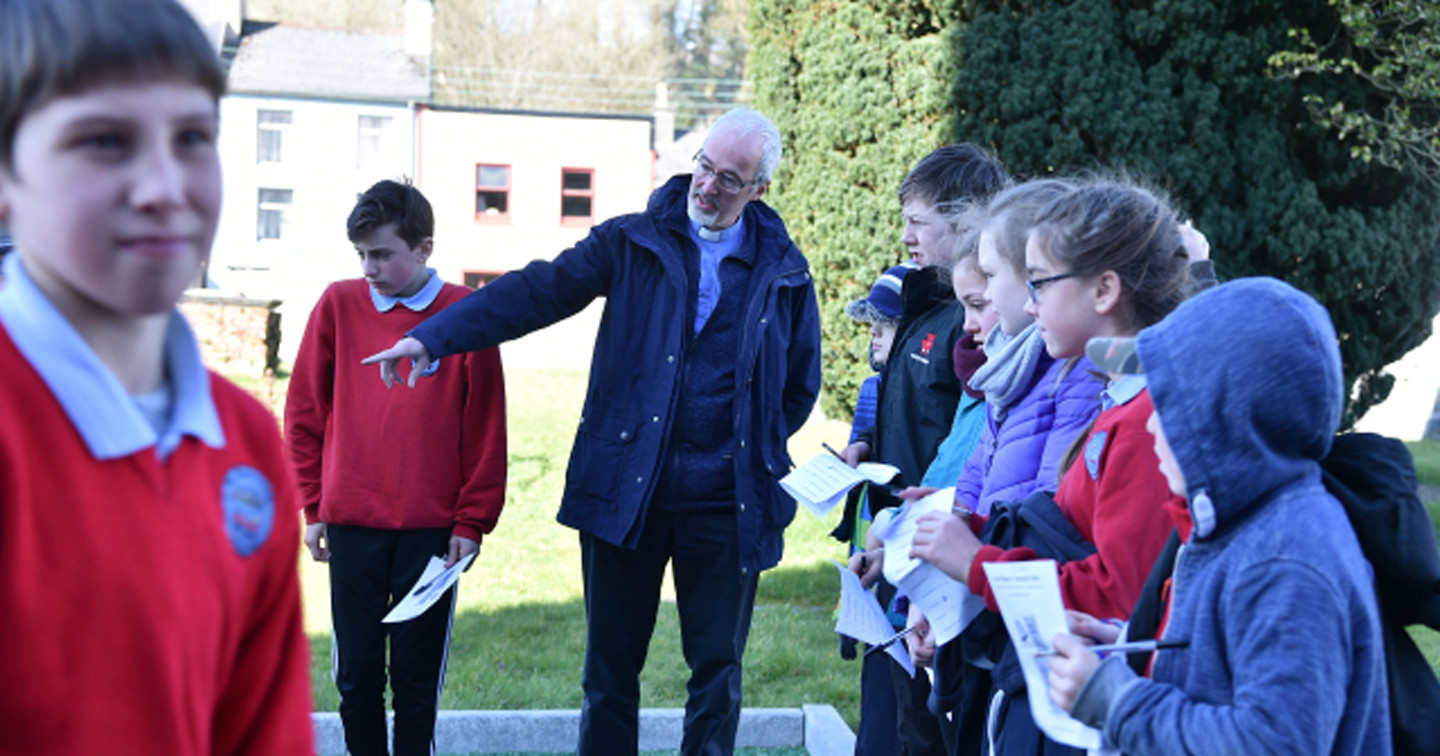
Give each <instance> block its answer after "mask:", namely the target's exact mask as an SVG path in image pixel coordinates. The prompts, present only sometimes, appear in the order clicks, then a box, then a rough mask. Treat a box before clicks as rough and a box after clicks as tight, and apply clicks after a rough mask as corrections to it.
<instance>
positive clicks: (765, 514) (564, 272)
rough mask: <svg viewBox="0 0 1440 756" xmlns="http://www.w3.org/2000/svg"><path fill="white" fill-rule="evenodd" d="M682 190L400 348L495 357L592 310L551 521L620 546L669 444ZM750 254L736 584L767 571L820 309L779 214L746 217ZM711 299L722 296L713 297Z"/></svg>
mask: <svg viewBox="0 0 1440 756" xmlns="http://www.w3.org/2000/svg"><path fill="white" fill-rule="evenodd" d="M689 181H690V177H689V176H676V177H675V178H672V179H671V180H670V181H669V182H668V183H666V184H665V186H663V187H661V188H660V189H658V190H656V192H655V193H654V194H653V195H652V196H651V197H650V203H649V206H648V207H647V208H646V210H645V212H643V213H637V214H633V215H623V216H620V217H618V218H613V219H611V220H608V221H606V222H604V223H602V224H600V225H598V226H596V227H595V228H594V229H592V230H591V232H590V235H589V236H587V237H586V238H585V239H583V240H581V242H580V243H579V244H577V245H575V246H574V247H572V248H571V249H568V250H566V251H564V252H562V253H561V254H560V255H559V256H558V257H556V258H555V259H554V260H551V261H545V260H536V261H534V262H532V263H530V264H529V265H526V266H525V267H524V268H522V269H520V270H517V271H511V272H509V273H506V274H505V275H503V276H500V277H499V278H497V279H495V280H494V281H492V282H490V283H489V284H487V285H486V286H485V287H484V288H483V289H480V290H479V291H476V292H475V293H473V294H471V295H470V296H468V297H466V298H465V299H462V300H460V301H459V302H456V303H455V304H453V305H451V306H450V307H448V308H446V309H445V310H444V311H442V312H440V313H438V314H437V315H435V316H433V317H431V318H429V319H428V320H426V321H425V322H424V323H422V324H421V325H420V326H419V327H418V328H416V329H415V330H414V332H412V333H411V334H410V335H412V336H414V337H415V338H416V339H419V340H420V342H421V343H423V344H424V345H425V348H426V349H428V350H429V351H430V354H431V356H433V357H434V358H436V359H439V358H441V357H444V356H446V355H451V354H457V353H459V352H466V351H473V350H476V349H484V348H486V347H490V346H494V345H496V344H499V343H501V342H503V341H508V340H510V339H513V338H516V337H519V336H523V335H525V334H527V333H530V332H531V331H534V330H536V329H539V328H543V327H545V326H547V325H550V324H551V323H554V322H556V321H558V320H562V319H564V318H567V317H569V316H571V315H574V314H575V313H577V312H579V311H580V310H582V309H584V308H585V306H586V305H588V304H590V302H591V301H593V300H594V299H595V298H596V297H604V298H605V311H604V314H603V316H602V317H601V320H600V330H599V333H598V334H597V335H596V339H595V353H594V355H593V357H592V360H591V363H590V386H589V392H588V394H587V396H586V398H585V409H584V413H583V414H582V415H581V418H580V426H579V428H578V430H577V431H576V433H575V445H574V448H573V449H572V451H571V453H570V466H569V468H568V470H567V471H566V476H565V493H564V498H563V500H562V501H561V504H560V513H559V516H558V518H557V519H558V520H559V521H560V522H561V523H562V524H565V525H569V526H570V527H573V528H576V529H578V530H582V531H584V532H586V533H590V534H592V535H594V536H596V537H597V538H600V539H601V540H604V541H606V542H608V543H612V544H615V545H618V546H624V547H627V548H633V547H634V546H635V544H636V542H637V541H638V540H639V536H640V531H641V528H642V526H643V525H644V521H645V516H646V513H647V511H648V510H649V505H650V502H651V498H652V496H653V493H654V488H655V482H656V479H657V478H658V477H659V473H660V464H661V461H662V460H663V459H664V454H665V447H666V444H667V443H668V441H669V439H670V436H671V423H672V421H673V418H674V416H675V410H676V406H675V405H676V400H677V397H678V396H679V394H680V386H679V378H680V376H681V375H682V374H683V371H682V370H681V367H682V366H681V365H680V364H679V363H680V360H681V359H682V358H683V356H684V351H683V349H682V345H683V343H684V338H683V337H684V329H686V328H690V327H692V325H693V324H691V323H687V322H686V320H687V318H686V296H687V291H688V287H687V282H686V279H685V264H684V255H685V254H686V252H687V250H692V249H693V246H694V242H693V241H691V239H690V233H689V226H688V224H689V220H688V218H687V216H686V212H685V205H686V196H687V193H688V188H689ZM744 222H745V228H746V231H745V240H744V241H743V242H742V244H744V245H747V246H751V247H753V248H754V249H755V252H756V254H755V256H754V260H755V267H754V269H753V271H752V272H751V279H750V288H749V294H748V301H747V302H746V304H745V307H744V310H743V313H744V314H743V316H742V317H743V326H742V329H743V330H742V332H741V336H740V343H739V349H738V353H737V354H736V355H735V360H736V370H735V399H734V418H733V428H732V429H731V431H732V434H733V438H734V439H735V442H734V444H733V446H732V455H733V462H734V470H735V498H736V505H735V507H736V527H737V528H738V530H739V533H738V534H739V544H740V571H741V572H742V573H743V574H746V575H753V574H755V573H757V572H759V571H760V570H764V569H767V568H770V567H773V566H775V564H777V563H778V562H779V561H780V554H781V551H782V549H783V546H784V544H783V540H782V534H783V532H784V530H785V526H787V525H789V524H790V521H791V520H792V519H793V518H794V516H795V501H794V499H792V498H790V497H789V496H788V495H787V494H785V493H784V492H783V491H782V490H781V489H780V486H779V483H778V481H779V479H780V477H781V476H783V475H784V474H786V473H787V472H788V471H789V469H790V456H789V453H788V452H787V451H786V442H787V441H788V439H789V438H790V435H791V434H792V433H794V432H795V431H796V430H799V428H800V426H801V425H802V424H803V423H804V422H805V420H806V418H807V417H809V414H810V410H811V408H812V407H813V406H814V404H815V398H816V395H817V394H818V393H819V389H820V311H819V307H818V305H817V304H816V300H815V289H814V284H813V282H812V281H811V277H810V269H809V265H808V264H807V263H806V261H805V257H804V256H803V255H801V254H800V250H799V249H798V248H797V247H796V246H795V244H794V242H792V241H791V240H790V236H789V234H788V233H787V232H786V230H785V224H784V222H783V221H782V220H781V219H780V216H779V215H777V214H776V213H775V211H774V210H772V209H771V208H770V207H769V206H767V205H765V204H764V203H763V202H759V201H752V202H750V203H749V204H747V205H746V206H745V210H744ZM726 296H734V294H731V293H727V294H726Z"/></svg>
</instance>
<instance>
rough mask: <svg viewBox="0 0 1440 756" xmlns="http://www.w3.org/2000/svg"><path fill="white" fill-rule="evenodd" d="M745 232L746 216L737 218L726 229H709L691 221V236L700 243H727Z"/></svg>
mask: <svg viewBox="0 0 1440 756" xmlns="http://www.w3.org/2000/svg"><path fill="white" fill-rule="evenodd" d="M744 230H745V218H744V216H741V217H740V218H737V219H736V220H735V222H734V223H732V224H730V225H729V226H727V227H725V228H721V229H713V228H707V227H705V226H702V225H700V224H699V223H696V222H695V221H694V220H691V221H690V235H691V236H693V237H695V239H696V240H698V241H706V242H725V241H730V240H732V239H734V238H736V237H738V236H739V235H740V234H741V233H743V232H744Z"/></svg>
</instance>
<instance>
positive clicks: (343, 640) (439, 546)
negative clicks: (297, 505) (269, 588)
mask: <svg viewBox="0 0 1440 756" xmlns="http://www.w3.org/2000/svg"><path fill="white" fill-rule="evenodd" d="M326 532H327V535H328V537H329V540H330V612H331V615H332V621H333V623H334V627H335V639H334V647H335V653H334V670H333V672H334V676H335V687H336V688H337V689H338V690H339V692H340V721H341V723H342V724H343V725H344V727H345V747H346V749H347V750H348V751H349V752H350V754H351V755H352V756H371V755H372V754H374V755H377V756H383V755H384V754H387V753H389V750H388V747H387V740H386V731H385V730H386V728H385V683H386V641H387V640H388V641H389V673H390V688H391V690H392V691H393V700H392V702H393V708H394V709H395V754H396V756H411V755H412V754H414V755H416V756H429V754H430V753H431V743H432V742H433V741H434V738H435V713H436V710H437V709H438V708H439V705H440V690H441V688H442V687H443V686H444V683H445V659H446V655H447V653H448V652H449V649H450V623H451V619H452V618H453V617H454V612H455V589H454V588H451V589H450V590H449V591H448V592H447V595H445V596H443V597H441V599H440V600H439V601H437V602H436V603H435V605H434V606H432V607H430V609H429V610H427V611H426V612H425V613H424V614H422V615H420V616H419V617H416V618H415V619H413V620H410V621H409V622H402V623H399V624H393V625H386V624H383V623H382V622H381V619H382V618H384V616H385V615H386V614H388V613H389V612H390V609H391V608H393V607H394V605H395V604H396V603H398V602H399V600H400V599H401V598H404V596H405V594H406V593H407V592H409V590H410V589H411V588H412V587H414V585H415V581H417V580H419V579H420V574H421V573H422V572H424V571H425V565H426V564H427V563H428V562H429V561H430V557H432V556H440V557H444V556H445V553H446V552H447V550H448V549H449V545H450V530H449V529H447V528H432V529H424V530H378V529H375V528H362V527H355V526H350V525H330V526H328V527H327V528H326Z"/></svg>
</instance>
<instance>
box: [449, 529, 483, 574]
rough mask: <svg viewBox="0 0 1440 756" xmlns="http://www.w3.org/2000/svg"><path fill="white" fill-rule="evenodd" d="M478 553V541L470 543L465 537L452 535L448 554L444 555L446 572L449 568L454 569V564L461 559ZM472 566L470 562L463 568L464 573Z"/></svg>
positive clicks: (472, 563) (473, 564)
mask: <svg viewBox="0 0 1440 756" xmlns="http://www.w3.org/2000/svg"><path fill="white" fill-rule="evenodd" d="M479 553H480V542H479V541H472V540H470V539H469V538H466V537H465V536H458V535H452V536H450V551H449V553H448V554H446V555H445V569H447V570H448V569H450V568H451V567H454V566H455V564H456V562H459V561H460V560H461V559H464V558H465V557H467V556H470V555H471V554H479ZM474 566H475V563H474V562H471V563H470V564H469V565H467V566H466V567H465V571H466V572H469V571H470V568H471V567H474Z"/></svg>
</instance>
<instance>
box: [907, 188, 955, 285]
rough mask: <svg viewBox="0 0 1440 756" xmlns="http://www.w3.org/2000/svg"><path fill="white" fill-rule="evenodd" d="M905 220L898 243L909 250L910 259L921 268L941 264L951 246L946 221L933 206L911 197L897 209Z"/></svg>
mask: <svg viewBox="0 0 1440 756" xmlns="http://www.w3.org/2000/svg"><path fill="white" fill-rule="evenodd" d="M900 213H901V215H902V216H903V217H904V220H905V230H904V231H903V232H901V234H900V243H901V244H904V245H905V249H907V250H909V252H910V258H911V259H912V260H914V261H915V264H916V265H919V266H920V267H922V268H925V267H929V266H931V265H944V264H946V263H947V262H948V260H947V259H946V258H947V257H949V254H950V247H951V246H952V245H953V244H954V243H955V232H954V231H953V230H951V228H950V223H949V221H947V220H945V218H944V217H942V216H941V215H940V214H939V213H936V212H935V205H933V204H931V203H930V201H929V200H924V199H920V198H919V197H911V198H910V199H908V200H906V201H905V204H904V205H902V206H901V207H900Z"/></svg>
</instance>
